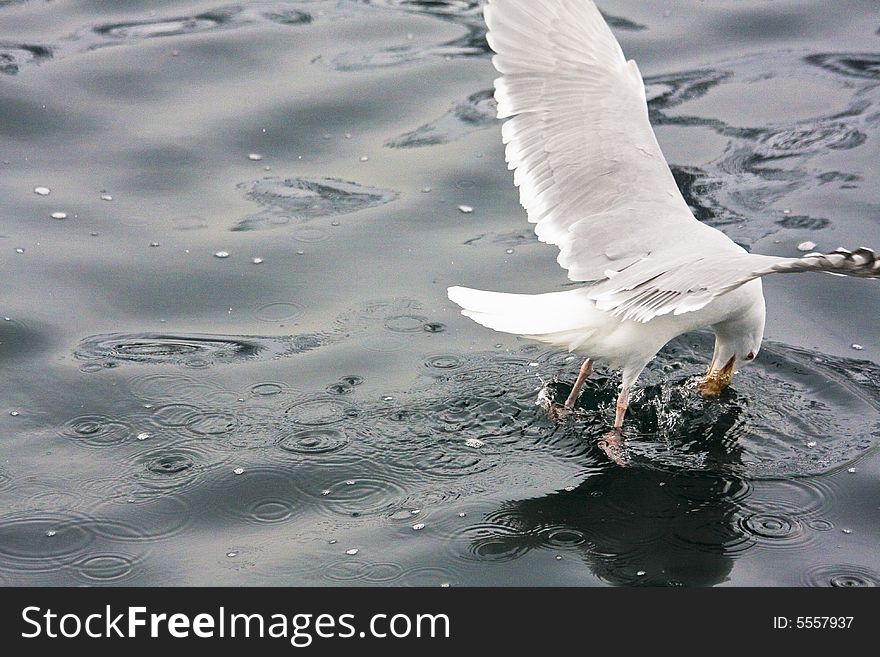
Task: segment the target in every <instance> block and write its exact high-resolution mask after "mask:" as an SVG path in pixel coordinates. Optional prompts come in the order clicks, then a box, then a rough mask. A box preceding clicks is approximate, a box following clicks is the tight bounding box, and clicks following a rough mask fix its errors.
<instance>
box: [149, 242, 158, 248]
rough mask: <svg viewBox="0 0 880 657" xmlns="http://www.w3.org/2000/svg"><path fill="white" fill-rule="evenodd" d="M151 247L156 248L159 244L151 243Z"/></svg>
mask: <svg viewBox="0 0 880 657" xmlns="http://www.w3.org/2000/svg"><path fill="white" fill-rule="evenodd" d="M150 246H152V247H153V248H155V247H157V246H159V242H150Z"/></svg>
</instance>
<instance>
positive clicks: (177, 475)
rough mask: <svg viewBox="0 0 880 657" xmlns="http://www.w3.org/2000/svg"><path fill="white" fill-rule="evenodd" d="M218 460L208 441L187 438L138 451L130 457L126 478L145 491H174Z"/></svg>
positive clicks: (208, 468)
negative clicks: (136, 454)
mask: <svg viewBox="0 0 880 657" xmlns="http://www.w3.org/2000/svg"><path fill="white" fill-rule="evenodd" d="M222 460H223V458H222V456H221V455H220V454H218V453H217V452H216V451H214V450H213V449H211V446H210V443H208V444H205V443H204V442H203V441H199V440H194V441H187V442H184V443H178V444H176V445H174V446H170V447H161V448H158V449H154V450H152V451H149V452H145V453H142V454H140V455H139V456H138V457H137V458H136V459H135V460H134V463H133V473H132V474H131V475H130V480H131V482H132V484H133V485H137V486H140V487H143V488H146V489H148V490H153V491H172V490H178V489H182V488H184V487H188V486H191V485H193V484H195V483H196V482H198V481H199V480H201V478H202V476H203V475H204V474H205V472H207V471H208V470H210V469H211V468H214V467H216V466H217V465H218V464H219V463H220V462H222Z"/></svg>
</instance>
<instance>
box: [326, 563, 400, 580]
mask: <svg viewBox="0 0 880 657" xmlns="http://www.w3.org/2000/svg"><path fill="white" fill-rule="evenodd" d="M321 573H322V574H323V576H324V577H326V578H327V579H330V580H334V581H338V582H352V581H356V580H360V581H364V582H373V583H386V582H392V581H394V580H396V579H399V578H400V577H401V576H402V575H403V568H401V567H400V566H398V565H397V564H394V563H368V562H366V561H360V560H358V559H342V560H340V561H334V562H333V563H330V564H327V565H326V566H324V567H323V568H322V569H321Z"/></svg>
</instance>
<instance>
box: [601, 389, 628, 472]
mask: <svg viewBox="0 0 880 657" xmlns="http://www.w3.org/2000/svg"><path fill="white" fill-rule="evenodd" d="M628 406H629V386H624V387H622V388H621V389H620V394H619V395H618V396H617V404H616V405H615V407H614V409H615V412H614V428H613V429H612V430H611V431H609V432H608V433H606V434H605V435H604V436H602V438H600V439H599V443H598V445H599V449H601V450H602V451H603V452H605V455H606V456H607V457H608V458H610V459H611V460H612V461H614V462H615V463H616V464H617V465H619V466H621V467H626V461H625V460H624V458H623V431H622V429H623V418H624V416H625V415H626V409H627V407H628Z"/></svg>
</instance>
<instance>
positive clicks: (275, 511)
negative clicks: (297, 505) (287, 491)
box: [248, 498, 293, 524]
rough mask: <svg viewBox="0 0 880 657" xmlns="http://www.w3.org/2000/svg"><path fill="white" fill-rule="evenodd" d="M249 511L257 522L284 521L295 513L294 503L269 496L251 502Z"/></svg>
mask: <svg viewBox="0 0 880 657" xmlns="http://www.w3.org/2000/svg"><path fill="white" fill-rule="evenodd" d="M248 513H249V514H250V516H251V517H252V518H253V519H254V520H256V521H257V522H262V523H266V524H270V523H276V522H284V521H285V520H287V519H288V518H290V517H291V516H292V515H293V505H292V504H290V502H287V501H286V500H278V499H269V498H267V499H265V500H258V501H256V502H254V503H253V504H251V506H250V508H249V509H248Z"/></svg>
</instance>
